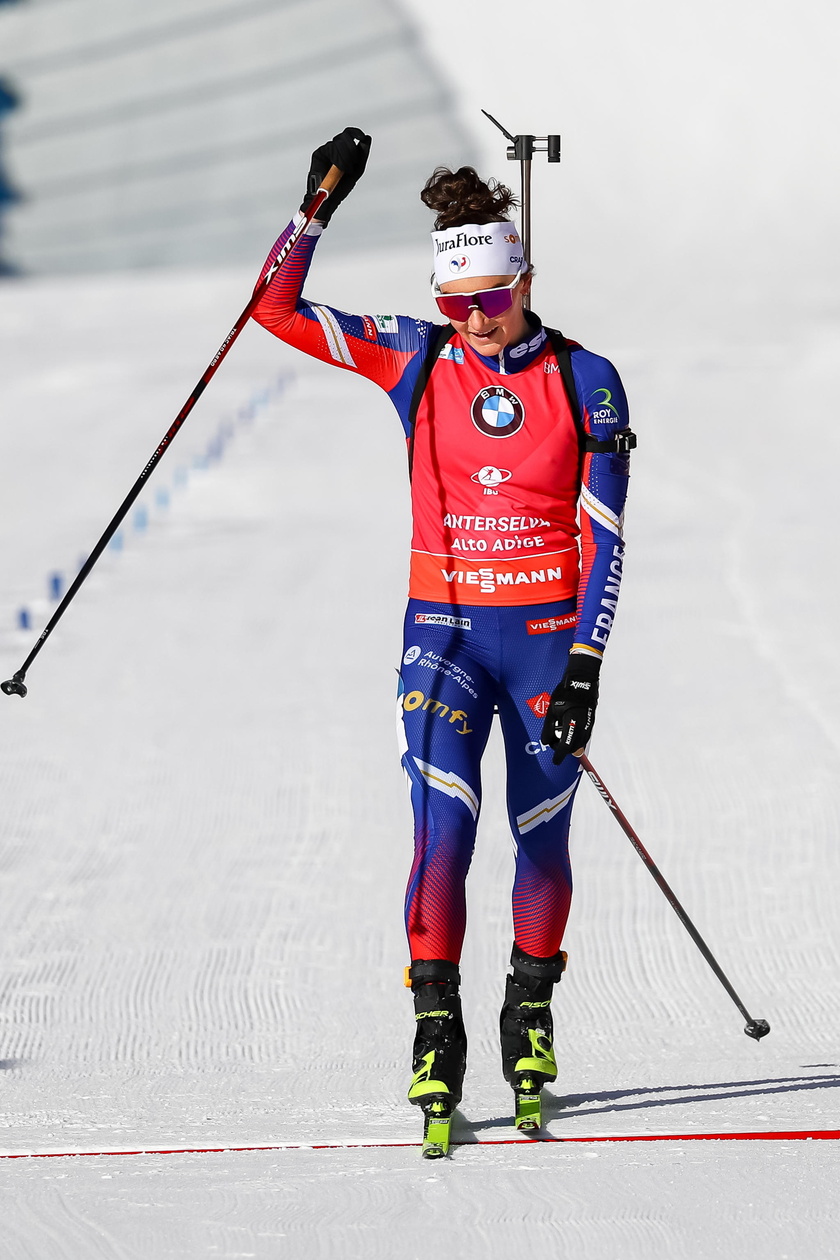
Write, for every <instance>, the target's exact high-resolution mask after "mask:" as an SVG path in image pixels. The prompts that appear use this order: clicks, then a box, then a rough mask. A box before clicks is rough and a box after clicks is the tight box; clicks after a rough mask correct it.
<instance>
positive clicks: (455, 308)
mask: <svg viewBox="0 0 840 1260" xmlns="http://www.w3.org/2000/svg"><path fill="white" fill-rule="evenodd" d="M521 279H522V272H521V271H517V273H516V275H515V276H514V277H513V279H512V280H511V282H510V284H502V285H499V287H498V288H495V289H478V290H476V292H475V293H441V291H440V286H439V284H438V282H437V281H436V280H433V281H432V294H433V296H434V299H435V301H436V302H437V304H438V310H439V311H440V313H441V315H445V316H446V318H447V319H457V320H458V321H459V322H463V323H466V321H467V320H468V319H469V317H470V311H481V313H482V315H486V316H487V318H488V319H495V318H496V316H497V315H504V313H505V311H509V310H510V308H511V306H512V305H513V290H514V289H515V288H516V286H517V285H518V284H519V281H520V280H521Z"/></svg>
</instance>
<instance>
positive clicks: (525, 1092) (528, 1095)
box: [514, 1081, 542, 1133]
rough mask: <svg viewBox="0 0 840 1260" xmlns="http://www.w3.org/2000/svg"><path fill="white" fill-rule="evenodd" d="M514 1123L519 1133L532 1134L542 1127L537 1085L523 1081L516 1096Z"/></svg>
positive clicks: (540, 1104) (533, 1082)
mask: <svg viewBox="0 0 840 1260" xmlns="http://www.w3.org/2000/svg"><path fill="white" fill-rule="evenodd" d="M515 1097H516V1116H515V1119H514V1123H515V1125H516V1128H517V1129H518V1130H519V1132H520V1133H533V1132H535V1131H536V1130H537V1129H539V1128H540V1126H541V1125H542V1103H541V1096H540V1089H539V1085H537V1083H536V1082H535V1081H523V1083H522V1085H521V1086H520V1088H519V1089H517V1091H516V1094H515Z"/></svg>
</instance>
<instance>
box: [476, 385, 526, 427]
mask: <svg viewBox="0 0 840 1260" xmlns="http://www.w3.org/2000/svg"><path fill="white" fill-rule="evenodd" d="M470 414H471V416H472V422H473V424H474V425H475V427H476V428H477V429H478V431H479V433H483V434H484V436H485V437H492V438H506V437H511V436H512V435H513V434H514V433H518V432H519V430H520V429H521V428H522V426H523V424H524V423H525V408H524V407H523V405H522V402H521V400H520V399H519V398H517V397H516V394H514V393H512V392H511V391H510V390H509V389H505V387H504V386H503V385H494V386H492V387H491V388H488V389H482V390H481V391H480V392H479V393H478V394H476V396H475V398H474V399H473V404H472V407H471V409H470Z"/></svg>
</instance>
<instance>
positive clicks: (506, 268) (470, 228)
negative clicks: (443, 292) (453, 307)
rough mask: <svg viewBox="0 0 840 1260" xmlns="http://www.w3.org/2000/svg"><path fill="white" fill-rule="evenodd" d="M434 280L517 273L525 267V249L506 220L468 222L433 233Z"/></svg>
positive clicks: (442, 280)
mask: <svg viewBox="0 0 840 1260" xmlns="http://www.w3.org/2000/svg"><path fill="white" fill-rule="evenodd" d="M432 245H433V247H434V253H435V280H436V281H437V282H438V284H443V282H444V281H445V280H457V279H459V278H460V277H461V276H515V275H516V273H517V271H524V270H525V251H524V250H523V248H522V241H521V240H520V238H519V233H518V232H517V230H516V228H515V226H514V225H513V224H512V223H509V222H507V221H505V222H504V223H465V224H463V225H462V226H461V227H454V228H447V229H446V230H445V231H444V232H432Z"/></svg>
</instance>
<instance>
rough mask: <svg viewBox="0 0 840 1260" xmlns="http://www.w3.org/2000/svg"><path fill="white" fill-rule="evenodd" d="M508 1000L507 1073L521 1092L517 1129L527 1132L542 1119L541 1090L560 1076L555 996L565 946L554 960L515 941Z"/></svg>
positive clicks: (504, 1021)
mask: <svg viewBox="0 0 840 1260" xmlns="http://www.w3.org/2000/svg"><path fill="white" fill-rule="evenodd" d="M510 961H511V964H512V968H513V970H512V973H511V974H510V975H509V976H508V978H507V986H506V988H505V1002H504V1006H503V1007H502V1013H501V1016H500V1019H499V1031H500V1036H501V1043H502V1072H503V1074H504V1078H505V1080H506V1081H507V1082H508V1084H509V1085H510V1086H511V1087H512V1089H513V1092H514V1094H515V1096H516V1127H517V1129H520V1130H521V1131H522V1132H528V1131H533V1130H536V1129H539V1127H540V1125H541V1123H542V1114H541V1111H542V1109H541V1102H540V1091H541V1090H542V1087H543V1085H545V1084H546V1082H547V1081H553V1080H555V1079H556V1077H557V1063H556V1061H555V1058H554V1024H553V1021H552V1018H551V994H552V991H553V989H554V985H555V983H556V982H557V981H558V980H559V979H560V977H561V976H562V974H563V972H564V971H565V969H566V955H565V954H564V953H563V951H562V950H561V951H560V952H559V953H557V954H555V955H554V956H553V957H552V958H534V957H532V956H531V955H530V954H526V953H525V951H524V950H522V949H520V948H519V946H518V945H516V944H514V946H513V952H512V954H511V957H510Z"/></svg>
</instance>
